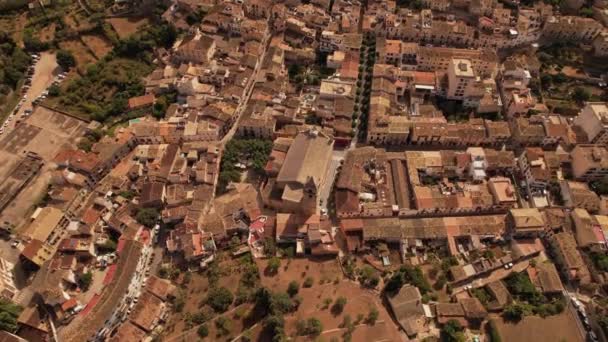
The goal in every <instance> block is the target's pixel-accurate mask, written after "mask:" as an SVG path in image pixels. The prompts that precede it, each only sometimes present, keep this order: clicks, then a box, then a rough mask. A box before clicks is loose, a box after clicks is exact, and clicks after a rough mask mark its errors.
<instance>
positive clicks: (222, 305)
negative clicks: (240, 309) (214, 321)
mask: <svg viewBox="0 0 608 342" xmlns="http://www.w3.org/2000/svg"><path fill="white" fill-rule="evenodd" d="M233 301H234V296H233V295H232V292H230V290H228V289H227V288H225V287H216V288H213V289H211V290H210V291H209V295H208V296H207V300H206V302H207V305H209V306H210V307H211V308H212V309H213V310H215V311H216V312H225V311H226V310H228V307H230V305H231V304H232V302H233Z"/></svg>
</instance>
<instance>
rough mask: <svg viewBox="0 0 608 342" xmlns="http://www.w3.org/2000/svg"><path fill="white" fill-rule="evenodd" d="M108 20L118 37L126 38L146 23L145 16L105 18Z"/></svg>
mask: <svg viewBox="0 0 608 342" xmlns="http://www.w3.org/2000/svg"><path fill="white" fill-rule="evenodd" d="M106 21H107V22H109V23H110V24H111V25H112V27H113V28H114V30H115V31H116V33H118V36H119V37H120V39H123V38H126V37H128V36H130V35H132V34H133V33H135V32H137V30H138V29H139V28H140V27H141V26H143V25H146V24H147V23H148V19H146V18H139V19H138V18H110V19H107V20H106Z"/></svg>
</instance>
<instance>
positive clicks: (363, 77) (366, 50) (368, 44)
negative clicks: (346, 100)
mask: <svg viewBox="0 0 608 342" xmlns="http://www.w3.org/2000/svg"><path fill="white" fill-rule="evenodd" d="M359 57H360V59H359V60H360V63H361V64H360V66H359V77H358V80H357V96H356V98H355V103H356V104H355V112H354V114H353V120H359V133H358V138H359V140H365V137H366V136H367V121H368V116H369V105H370V102H369V101H370V96H371V91H372V79H373V69H374V64H375V62H376V38H375V37H374V36H371V35H370V36H365V38H364V40H363V44H362V45H361V52H360V55H359Z"/></svg>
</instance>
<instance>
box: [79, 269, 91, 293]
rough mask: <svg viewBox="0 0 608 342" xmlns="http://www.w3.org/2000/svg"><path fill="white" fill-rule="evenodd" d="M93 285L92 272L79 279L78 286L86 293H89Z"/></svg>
mask: <svg viewBox="0 0 608 342" xmlns="http://www.w3.org/2000/svg"><path fill="white" fill-rule="evenodd" d="M91 283H93V273H91V272H87V273H84V274H83V275H81V276H80V278H79V279H78V285H79V286H80V288H81V289H83V290H84V291H87V290H88V289H89V287H90V286H91Z"/></svg>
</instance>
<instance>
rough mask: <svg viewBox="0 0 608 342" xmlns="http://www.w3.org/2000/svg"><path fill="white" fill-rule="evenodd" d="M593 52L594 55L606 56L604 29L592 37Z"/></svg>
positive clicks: (607, 35)
mask: <svg viewBox="0 0 608 342" xmlns="http://www.w3.org/2000/svg"><path fill="white" fill-rule="evenodd" d="M593 53H594V55H595V56H596V57H606V56H608V31H607V30H604V31H602V32H601V33H600V34H598V35H597V37H595V39H593Z"/></svg>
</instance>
